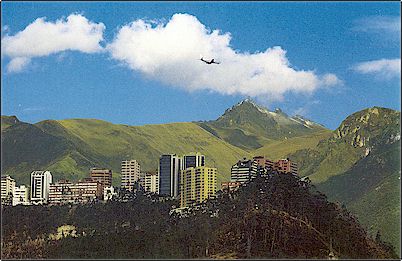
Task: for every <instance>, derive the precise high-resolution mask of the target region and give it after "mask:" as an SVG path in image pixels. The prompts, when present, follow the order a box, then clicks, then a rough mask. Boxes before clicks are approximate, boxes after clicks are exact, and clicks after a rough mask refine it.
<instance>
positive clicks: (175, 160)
mask: <svg viewBox="0 0 402 261" xmlns="http://www.w3.org/2000/svg"><path fill="white" fill-rule="evenodd" d="M182 160H183V158H182V157H180V156H177V155H176V154H165V155H162V156H161V157H160V158H159V168H158V173H159V194H161V195H165V196H171V197H178V196H179V187H180V186H179V185H180V183H179V182H180V171H181V169H182Z"/></svg>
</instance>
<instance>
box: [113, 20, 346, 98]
mask: <svg viewBox="0 0 402 261" xmlns="http://www.w3.org/2000/svg"><path fill="white" fill-rule="evenodd" d="M230 41H231V35H230V33H222V32H220V31H219V30H212V31H211V30H209V29H208V28H207V27H206V26H205V25H203V24H202V23H201V22H200V21H199V20H198V19H197V18H196V17H195V16H192V15H189V14H175V15H173V16H172V18H171V19H170V21H168V22H167V23H162V22H158V21H145V20H142V19H139V20H136V21H134V22H132V23H130V24H128V25H125V26H123V27H121V28H120V29H119V31H118V33H117V35H116V37H115V39H114V40H113V41H112V42H111V43H110V44H108V45H107V47H106V48H107V50H108V51H109V52H110V54H111V56H112V57H113V58H114V59H116V60H118V61H120V62H121V63H122V64H124V65H126V66H128V67H129V68H130V69H132V70H134V71H139V72H141V73H143V74H144V75H146V76H148V77H150V78H152V79H156V80H159V81H161V82H163V83H165V84H168V85H171V86H176V87H180V88H182V89H185V90H187V91H196V90H210V91H214V92H218V93H221V94H229V95H231V94H242V95H248V96H252V97H257V96H264V97H267V98H270V99H272V100H275V99H281V98H283V95H284V93H285V92H288V91H292V92H296V93H312V92H314V91H315V90H316V89H318V88H320V87H323V86H332V85H335V84H339V83H340V82H341V81H340V80H339V79H338V78H337V77H336V76H335V75H334V74H325V75H321V76H319V75H317V74H316V73H315V72H314V71H311V70H296V69H294V68H292V66H291V64H290V62H289V60H288V59H287V57H286V51H285V50H283V49H282V48H281V47H279V46H275V47H272V48H268V49H266V50H265V51H264V52H256V53H246V52H238V51H236V50H234V49H233V48H232V47H231V45H230ZM200 56H202V57H204V59H211V58H214V59H215V60H216V61H219V62H221V64H219V65H216V64H211V65H208V64H205V63H203V62H201V61H200V60H199V58H200Z"/></svg>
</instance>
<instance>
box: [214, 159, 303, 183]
mask: <svg viewBox="0 0 402 261" xmlns="http://www.w3.org/2000/svg"><path fill="white" fill-rule="evenodd" d="M271 171H276V172H278V173H283V174H292V175H298V169H297V163H296V162H293V161H291V160H290V159H288V158H287V159H280V160H278V161H272V160H270V159H267V158H265V157H264V156H255V157H254V158H253V159H249V160H248V159H246V158H244V159H243V160H239V161H238V162H237V163H236V164H235V165H233V166H232V168H231V171H230V173H231V175H230V181H228V182H222V184H221V190H222V191H228V190H233V189H237V188H238V187H240V186H241V185H243V184H245V183H247V182H250V181H252V180H253V179H255V178H256V177H257V176H259V175H260V176H265V175H267V174H268V173H269V172H271Z"/></svg>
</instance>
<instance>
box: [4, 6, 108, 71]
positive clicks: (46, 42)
mask: <svg viewBox="0 0 402 261" xmlns="http://www.w3.org/2000/svg"><path fill="white" fill-rule="evenodd" d="M104 30H105V26H104V24H103V23H93V22H90V21H88V19H87V18H86V17H84V16H82V15H80V14H71V15H69V16H68V17H67V19H59V20H57V21H55V22H47V21H46V20H45V18H38V19H36V20H35V21H34V22H32V23H31V24H29V25H28V26H27V27H26V28H25V29H24V30H22V31H20V32H18V33H16V34H15V35H8V34H7V35H5V36H4V37H2V39H1V41H2V46H1V51H2V55H5V56H8V57H10V58H11V60H10V63H9V64H8V66H7V70H8V71H9V72H18V71H21V70H23V69H24V68H25V67H26V66H27V65H28V64H29V63H30V61H31V59H32V58H34V57H41V56H48V55H50V54H55V53H58V52H62V51H80V52H83V53H95V52H99V51H102V50H103V48H102V46H101V45H100V42H101V41H103V31H104Z"/></svg>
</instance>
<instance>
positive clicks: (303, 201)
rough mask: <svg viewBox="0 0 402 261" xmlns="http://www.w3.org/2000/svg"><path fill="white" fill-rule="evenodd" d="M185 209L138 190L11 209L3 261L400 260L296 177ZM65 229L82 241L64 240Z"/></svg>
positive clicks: (277, 177)
mask: <svg viewBox="0 0 402 261" xmlns="http://www.w3.org/2000/svg"><path fill="white" fill-rule="evenodd" d="M177 203H178V202H177V201H174V200H166V201H163V200H160V198H158V197H156V196H154V195H147V194H143V193H142V192H140V191H137V193H136V195H135V197H134V199H133V200H132V201H129V202H126V203H123V202H116V201H115V202H109V203H106V204H102V203H99V204H90V205H70V206H44V207H41V206H25V207H22V206H19V207H14V208H10V207H6V208H4V209H2V214H3V227H2V229H3V231H2V232H3V241H2V258H21V257H22V258H223V257H225V258H228V257H232V258H326V257H328V255H329V254H330V252H332V253H333V254H335V255H336V256H338V257H340V258H395V253H394V252H393V249H392V247H391V246H389V244H387V243H385V242H383V241H382V240H381V237H380V235H378V236H377V237H376V238H375V237H371V236H369V235H368V234H367V233H366V231H365V230H364V229H363V228H362V227H361V226H360V225H359V223H358V221H357V219H356V218H355V217H354V216H353V215H352V214H350V212H349V211H347V210H346V209H345V208H342V207H341V206H340V205H337V204H334V203H331V202H328V201H327V200H326V197H325V195H323V194H322V193H320V192H318V191H317V190H316V189H315V187H314V186H313V185H311V183H310V182H309V181H308V180H306V181H302V180H300V179H299V178H298V177H294V176H292V175H282V174H276V173H271V175H270V176H268V177H266V178H263V177H258V178H257V179H256V180H255V181H253V182H251V183H250V184H249V185H248V186H246V187H241V188H240V189H239V190H238V191H234V192H231V193H228V194H226V193H222V194H220V195H219V196H218V197H217V198H216V199H212V200H209V201H207V202H206V203H205V204H203V205H201V206H199V207H198V208H192V209H187V210H186V211H183V212H181V213H173V214H172V215H169V213H170V211H171V209H172V208H173V207H174V206H175V205H176V206H177ZM15 217H19V218H18V219H16V218H15ZM66 225H69V226H66ZM61 226H63V227H73V228H75V229H76V231H74V234H76V235H77V237H71V236H68V235H67V236H65V237H64V238H63V239H60V240H56V239H55V237H53V236H51V235H50V234H54V233H57V228H59V231H60V227H61Z"/></svg>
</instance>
